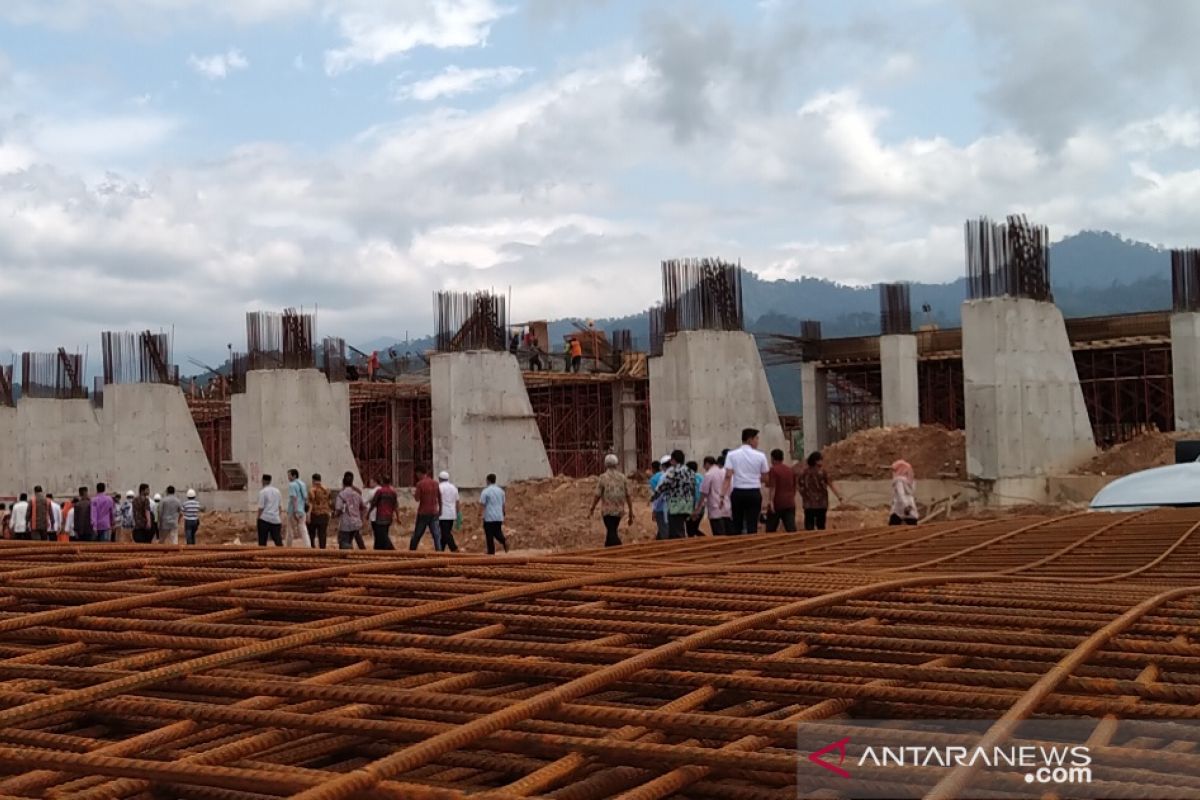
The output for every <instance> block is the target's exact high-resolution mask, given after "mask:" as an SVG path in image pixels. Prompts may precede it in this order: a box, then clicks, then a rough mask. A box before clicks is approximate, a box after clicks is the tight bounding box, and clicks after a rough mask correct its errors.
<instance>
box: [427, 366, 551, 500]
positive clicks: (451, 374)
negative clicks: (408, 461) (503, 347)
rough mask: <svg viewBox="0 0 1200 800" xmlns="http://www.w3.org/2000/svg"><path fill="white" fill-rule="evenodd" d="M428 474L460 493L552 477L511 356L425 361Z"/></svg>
mask: <svg viewBox="0 0 1200 800" xmlns="http://www.w3.org/2000/svg"><path fill="white" fill-rule="evenodd" d="M430 398H431V400H432V404H433V421H432V424H433V468H434V471H435V472H437V471H440V470H446V471H448V472H449V473H450V479H451V480H452V481H453V482H454V483H455V484H456V485H457V486H458V487H459V488H463V489H478V488H481V487H483V486H484V485H485V478H486V477H487V474H488V473H489V472H494V473H496V475H497V477H498V478H499V480H500V482H501V483H511V482H512V481H519V480H527V479H530V478H549V477H551V476H552V475H553V473H552V471H551V469H550V460H549V459H548V458H547V457H546V448H545V445H544V444H543V442H542V434H541V432H540V431H539V430H538V425H537V418H536V417H535V416H534V414H533V406H532V405H531V404H530V402H529V393H528V392H527V391H526V390H525V382H524V380H522V378H521V368H520V366H519V365H518V364H517V359H516V358H515V357H514V356H512V355H511V354H510V353H498V352H492V351H478V350H477V351H470V352H466V353H439V354H437V355H435V356H433V358H432V360H431V361H430Z"/></svg>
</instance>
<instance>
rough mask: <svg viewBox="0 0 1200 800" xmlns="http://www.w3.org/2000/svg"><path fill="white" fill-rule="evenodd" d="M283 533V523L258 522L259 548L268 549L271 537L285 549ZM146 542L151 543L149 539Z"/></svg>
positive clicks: (134, 534) (261, 520) (134, 537)
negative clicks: (268, 541)
mask: <svg viewBox="0 0 1200 800" xmlns="http://www.w3.org/2000/svg"><path fill="white" fill-rule="evenodd" d="M282 531H283V523H280V522H267V521H266V520H265V519H260V520H259V521H258V546H259V547H266V546H267V537H270V539H271V541H273V542H274V543H275V546H276V547H283V536H282V535H281V533H282ZM137 535H138V532H137V531H134V532H133V540H134V541H135V542H136V541H137V540H138V539H137ZM146 541H149V539H147V540H146Z"/></svg>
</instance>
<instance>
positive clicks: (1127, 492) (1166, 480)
mask: <svg viewBox="0 0 1200 800" xmlns="http://www.w3.org/2000/svg"><path fill="white" fill-rule="evenodd" d="M1159 506H1173V507H1175V508H1184V507H1187V506H1200V462H1195V461H1193V462H1188V463H1186V464H1172V465H1171V466H1169V467H1155V468H1154V469H1146V470H1142V471H1141V472H1135V473H1133V474H1132V475H1126V476H1125V477H1123V478H1117V479H1116V480H1115V481H1113V482H1112V483H1110V484H1109V485H1108V486H1105V487H1104V488H1103V489H1101V490H1100V491H1099V492H1097V493H1096V496H1095V497H1093V498H1092V505H1091V508H1092V510H1093V511H1137V510H1140V509H1145V508H1156V507H1159Z"/></svg>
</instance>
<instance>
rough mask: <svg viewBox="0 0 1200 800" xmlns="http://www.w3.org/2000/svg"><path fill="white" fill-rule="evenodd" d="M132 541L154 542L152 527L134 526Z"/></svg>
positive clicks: (259, 534) (259, 536) (260, 521)
mask: <svg viewBox="0 0 1200 800" xmlns="http://www.w3.org/2000/svg"><path fill="white" fill-rule="evenodd" d="M258 524H259V528H258V538H259V540H260V541H259V544H266V542H263V541H261V540H262V525H263V521H262V520H261V519H260V520H259V521H258ZM34 535H35V536H36V535H37V534H34ZM133 541H134V542H136V543H137V544H153V543H154V529H153V528H134V529H133Z"/></svg>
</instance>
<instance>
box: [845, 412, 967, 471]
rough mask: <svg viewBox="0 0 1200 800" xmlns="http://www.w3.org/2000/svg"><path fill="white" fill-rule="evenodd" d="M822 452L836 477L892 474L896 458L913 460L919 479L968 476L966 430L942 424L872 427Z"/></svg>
mask: <svg viewBox="0 0 1200 800" xmlns="http://www.w3.org/2000/svg"><path fill="white" fill-rule="evenodd" d="M822 454H823V455H824V456H825V469H826V470H827V471H828V472H829V474H830V476H831V477H832V478H834V480H836V479H838V478H883V479H886V478H890V477H891V472H890V469H891V464H892V462H894V461H896V460H897V459H904V460H905V461H907V462H908V463H910V464H912V465H913V470H914V471H915V472H916V475H917V479H918V480H920V479H922V478H925V479H933V478H948V479H952V480H964V479H966V477H967V437H966V434H965V433H964V432H963V431H952V430H948V429H947V428H943V427H942V426H940V425H921V426H917V427H907V426H895V427H886V428H869V429H867V430H862V431H858V432H857V433H853V434H851V435H850V436H848V437H846V438H845V439H843V440H842V441H840V442H837V443H835V444H831V445H829V446H828V447H826V448H825V449H824V450H823V451H822Z"/></svg>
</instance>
